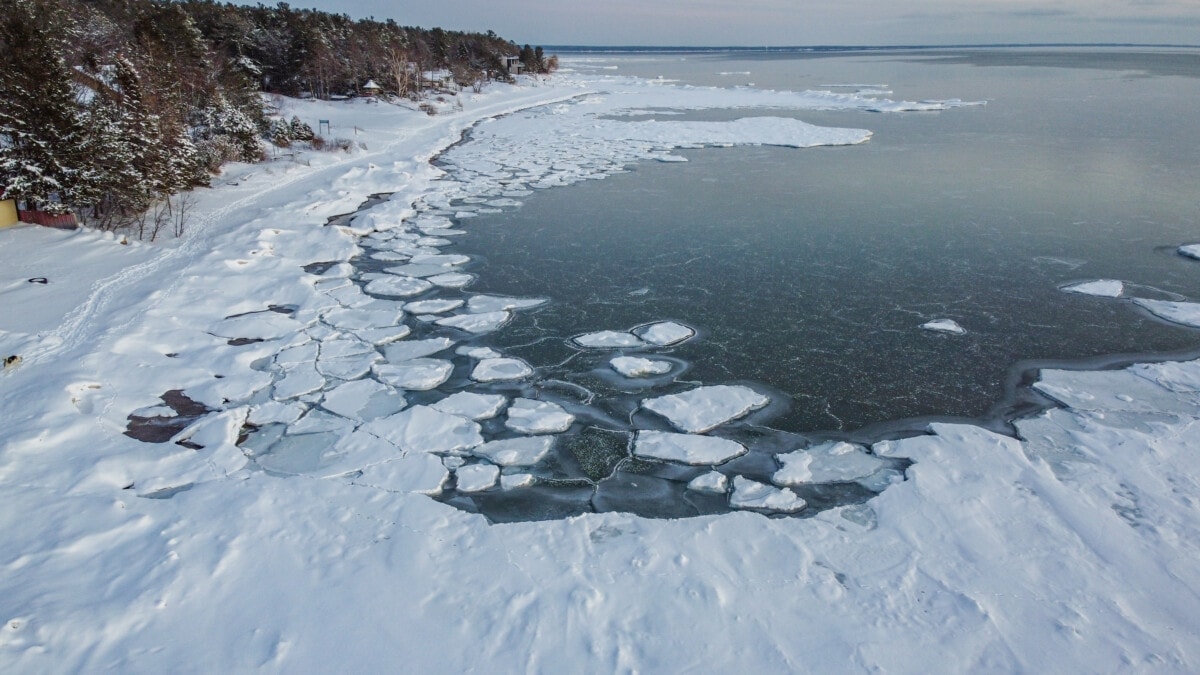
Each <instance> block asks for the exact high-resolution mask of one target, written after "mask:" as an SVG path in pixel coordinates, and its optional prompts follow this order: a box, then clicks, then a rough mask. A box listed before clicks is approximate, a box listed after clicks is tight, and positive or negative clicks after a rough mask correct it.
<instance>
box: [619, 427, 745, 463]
mask: <svg viewBox="0 0 1200 675" xmlns="http://www.w3.org/2000/svg"><path fill="white" fill-rule="evenodd" d="M746 452H747V449H746V447H745V446H744V445H742V444H741V443H738V442H736V441H731V440H728V439H725V438H717V437H715V436H697V435H695V434H677V433H672V432H669V431H639V432H638V434H637V439H636V440H635V441H634V444H633V454H635V455H637V456H638V457H649V458H652V459H665V460H669V461H672V462H680V463H682V464H694V465H706V464H721V463H723V462H727V461H729V460H731V459H733V458H734V457H740V456H742V455H744V454H746Z"/></svg>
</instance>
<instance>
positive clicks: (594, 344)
mask: <svg viewBox="0 0 1200 675" xmlns="http://www.w3.org/2000/svg"><path fill="white" fill-rule="evenodd" d="M573 339H574V341H575V344H577V345H579V346H580V347H588V348H590V349H619V348H622V347H644V346H645V343H644V342H642V340H641V338H639V337H638V336H636V335H634V334H633V333H626V332H624V331H615V330H602V331H597V332H595V333H585V334H583V335H577V336H575V337H574V338H573Z"/></svg>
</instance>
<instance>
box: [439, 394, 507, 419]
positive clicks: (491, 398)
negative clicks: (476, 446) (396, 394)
mask: <svg viewBox="0 0 1200 675" xmlns="http://www.w3.org/2000/svg"><path fill="white" fill-rule="evenodd" d="M506 405H508V399H507V398H505V397H504V396H502V395H500V394H477V393H475V392H471V391H460V392H457V393H454V394H451V395H449V396H447V397H446V398H444V399H442V400H440V401H438V402H437V403H433V404H431V405H430V407H431V408H433V409H435V410H440V411H442V412H447V413H450V414H452V415H459V416H462V417H466V418H467V419H472V420H475V421H476V422H478V421H479V420H487V419H491V418H493V417H495V416H496V415H499V414H500V413H501V412H502V411H503V410H504V406H506Z"/></svg>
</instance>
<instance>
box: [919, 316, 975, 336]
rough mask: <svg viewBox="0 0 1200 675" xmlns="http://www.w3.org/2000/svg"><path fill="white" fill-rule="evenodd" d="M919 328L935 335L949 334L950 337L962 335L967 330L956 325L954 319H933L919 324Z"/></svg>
mask: <svg viewBox="0 0 1200 675" xmlns="http://www.w3.org/2000/svg"><path fill="white" fill-rule="evenodd" d="M921 328H923V329H925V330H928V331H933V332H935V333H950V334H951V335H963V334H964V333H966V332H967V329H965V328H963V327H962V326H960V325H958V322H957V321H955V320H954V319H934V320H933V321H927V322H926V323H923V324H921Z"/></svg>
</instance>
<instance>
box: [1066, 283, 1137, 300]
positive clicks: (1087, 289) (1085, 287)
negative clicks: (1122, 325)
mask: <svg viewBox="0 0 1200 675" xmlns="http://www.w3.org/2000/svg"><path fill="white" fill-rule="evenodd" d="M1062 290H1064V291H1066V292H1068V293H1080V294H1082V295H1096V296H1100V297H1104V298H1119V297H1121V294H1122V293H1124V292H1125V284H1124V283H1122V282H1120V281H1117V280H1116V279H1097V280H1096V281H1081V282H1079V283H1075V284H1068V285H1066V286H1063V287H1062Z"/></svg>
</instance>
